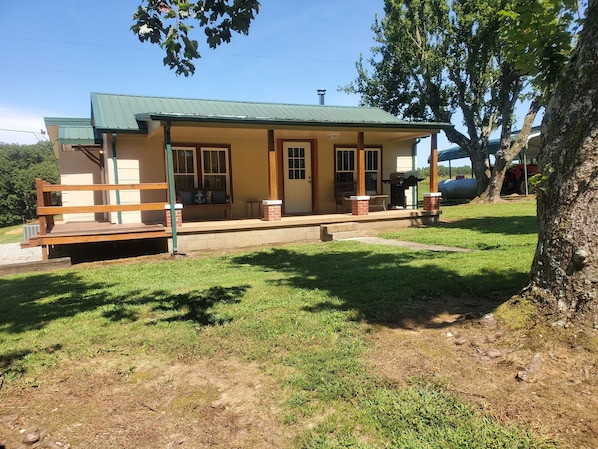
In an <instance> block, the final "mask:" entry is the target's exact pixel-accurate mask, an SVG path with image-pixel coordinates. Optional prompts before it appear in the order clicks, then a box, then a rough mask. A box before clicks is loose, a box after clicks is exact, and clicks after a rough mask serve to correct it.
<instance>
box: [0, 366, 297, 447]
mask: <svg viewBox="0 0 598 449" xmlns="http://www.w3.org/2000/svg"><path fill="white" fill-rule="evenodd" d="M276 391H277V387H276V386H275V385H273V384H272V383H270V382H269V380H268V379H267V378H266V377H264V376H263V375H262V374H260V372H259V370H258V368H257V367H255V366H252V365H243V364H239V363H233V362H214V361H209V362H208V361H199V362H195V363H192V364H180V363H177V364H174V365H165V364H148V363H147V362H144V361H139V360H138V361H131V360H128V359H116V358H107V357H106V358H97V359H94V360H92V361H91V362H90V363H86V364H81V365H79V366H70V367H64V368H61V369H60V370H59V371H57V372H55V373H53V374H52V375H50V376H48V377H46V378H45V380H44V382H43V383H41V384H39V385H29V386H28V387H23V388H22V389H21V390H20V391H11V395H10V397H7V396H6V395H5V396H4V397H3V398H2V404H1V405H0V447H6V449H12V448H19V447H21V446H22V445H23V441H24V438H27V436H30V435H35V433H38V436H39V434H40V433H41V438H42V440H43V441H40V442H38V443H36V444H34V445H33V446H32V447H54V446H51V444H58V447H60V445H62V447H63V448H64V447H65V446H68V445H70V446H71V447H73V448H83V447H85V448H119V449H120V448H123V447H138V448H175V447H176V448H187V449H189V448H192V449H195V448H206V447H209V448H227V449H229V448H258V449H271V448H280V447H285V446H288V439H289V435H288V434H289V429H288V428H285V432H284V433H283V430H282V429H281V428H280V424H279V422H278V419H277V410H276V404H275V400H274V398H275V397H276ZM2 444H4V446H2Z"/></svg>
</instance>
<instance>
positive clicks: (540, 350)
mask: <svg viewBox="0 0 598 449" xmlns="http://www.w3.org/2000/svg"><path fill="white" fill-rule="evenodd" d="M490 306H491V304H490ZM490 308H491V307H489V304H488V303H486V302H484V301H463V299H452V298H444V299H442V300H438V301H426V302H423V303H422V302H419V303H417V304H414V305H412V306H408V310H405V316H408V317H409V319H408V320H407V321H404V322H401V318H400V317H399V322H401V326H400V327H396V328H388V327H381V328H379V329H378V332H376V333H374V334H373V337H372V338H373V340H374V343H375V348H376V349H375V350H374V351H373V352H372V353H371V354H370V356H369V359H368V362H369V363H370V364H371V366H372V368H373V369H374V370H375V371H377V372H378V373H380V374H382V375H384V376H386V377H387V378H389V379H392V380H394V381H396V382H399V383H400V384H405V385H407V384H412V383H414V382H418V381H423V382H433V383H437V384H439V385H442V386H443V387H445V388H448V389H449V390H450V391H452V392H454V393H456V394H457V395H459V396H460V397H462V398H463V399H464V400H466V401H468V402H470V403H473V404H475V405H476V406H477V407H479V409H480V410H482V411H484V412H488V413H491V414H492V415H494V416H496V417H497V418H498V419H499V420H500V421H501V422H503V423H504V424H513V423H515V424H518V423H519V424H524V425H525V426H528V427H529V428H531V429H541V432H542V433H543V434H544V435H546V436H548V437H549V438H551V439H555V440H557V441H558V442H559V443H560V444H562V445H563V447H570V448H576V449H596V448H598V358H597V357H596V354H595V353H594V352H592V351H589V350H587V349H586V348H584V347H582V346H581V345H575V343H574V342H573V343H572V342H571V341H570V339H569V338H567V339H559V338H554V337H555V334H556V336H557V337H558V331H556V330H553V331H552V332H553V333H554V334H553V335H551V336H548V335H543V334H542V333H541V332H538V333H535V334H534V335H533V337H532V336H531V335H530V332H529V329H528V330H525V331H511V330H508V329H507V328H506V327H504V326H501V325H500V324H499V322H498V321H497V319H496V318H495V317H494V315H492V314H488V313H486V311H487V310H489V309H490ZM435 310H438V311H439V312H438V313H435ZM549 332H550V331H549Z"/></svg>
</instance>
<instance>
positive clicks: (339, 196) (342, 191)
mask: <svg viewBox="0 0 598 449" xmlns="http://www.w3.org/2000/svg"><path fill="white" fill-rule="evenodd" d="M351 195H355V182H354V181H349V182H335V183H334V199H335V200H336V210H337V211H338V208H339V206H340V207H341V211H342V212H349V211H350V210H351V206H350V205H349V207H348V210H347V204H348V203H347V201H346V200H347V199H348V197H350V196H351Z"/></svg>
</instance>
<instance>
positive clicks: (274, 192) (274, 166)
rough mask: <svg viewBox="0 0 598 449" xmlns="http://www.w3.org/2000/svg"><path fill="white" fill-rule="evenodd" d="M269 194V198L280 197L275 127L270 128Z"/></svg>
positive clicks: (275, 198)
mask: <svg viewBox="0 0 598 449" xmlns="http://www.w3.org/2000/svg"><path fill="white" fill-rule="evenodd" d="M268 196H269V198H268V199H269V200H277V199H278V163H277V158H276V146H275V145H274V130H273V129H269V130H268Z"/></svg>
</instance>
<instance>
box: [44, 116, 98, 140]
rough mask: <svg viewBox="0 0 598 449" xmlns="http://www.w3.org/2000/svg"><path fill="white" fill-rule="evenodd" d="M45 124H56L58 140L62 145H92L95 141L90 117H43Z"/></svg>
mask: <svg viewBox="0 0 598 449" xmlns="http://www.w3.org/2000/svg"><path fill="white" fill-rule="evenodd" d="M44 122H45V124H46V127H47V126H58V140H59V142H60V144H62V145H93V144H95V143H96V138H95V132H94V129H93V126H91V119H88V118H70V117H45V118H44Z"/></svg>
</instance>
